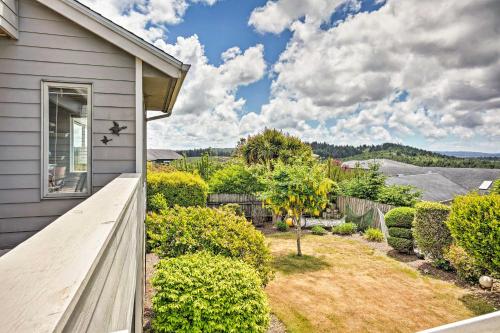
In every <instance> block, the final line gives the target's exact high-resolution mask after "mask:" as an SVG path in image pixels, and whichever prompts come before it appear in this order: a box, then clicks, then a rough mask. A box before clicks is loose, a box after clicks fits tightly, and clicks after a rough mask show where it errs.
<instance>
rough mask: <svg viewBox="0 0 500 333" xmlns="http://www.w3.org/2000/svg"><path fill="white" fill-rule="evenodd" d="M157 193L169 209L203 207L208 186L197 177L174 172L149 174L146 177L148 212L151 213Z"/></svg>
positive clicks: (187, 173) (186, 173)
mask: <svg viewBox="0 0 500 333" xmlns="http://www.w3.org/2000/svg"><path fill="white" fill-rule="evenodd" d="M157 193H161V194H163V196H164V197H165V199H166V201H167V204H168V206H169V207H173V206H175V205H179V206H184V207H188V206H205V205H206V202H207V195H208V185H207V184H206V183H205V181H204V180H203V179H202V178H201V177H200V176H198V175H195V174H192V173H189V172H182V171H174V172H150V173H148V176H147V194H148V210H150V211H152V208H153V207H152V206H151V201H152V199H153V196H154V195H155V194H157Z"/></svg>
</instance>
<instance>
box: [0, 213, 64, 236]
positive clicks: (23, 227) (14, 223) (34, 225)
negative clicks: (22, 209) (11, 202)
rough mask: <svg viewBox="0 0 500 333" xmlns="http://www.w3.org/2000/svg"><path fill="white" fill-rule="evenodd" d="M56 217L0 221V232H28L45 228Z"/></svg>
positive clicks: (15, 218)
mask: <svg viewBox="0 0 500 333" xmlns="http://www.w3.org/2000/svg"><path fill="white" fill-rule="evenodd" d="M56 218H57V216H42V217H14V218H8V219H1V220H0V232H30V231H38V230H41V229H43V228H45V227H46V226H47V225H48V224H49V223H51V222H53V221H54V220H55V219H56Z"/></svg>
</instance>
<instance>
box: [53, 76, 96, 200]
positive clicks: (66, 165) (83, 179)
mask: <svg viewBox="0 0 500 333" xmlns="http://www.w3.org/2000/svg"><path fill="white" fill-rule="evenodd" d="M45 93H46V94H48V96H46V98H47V102H48V103H47V102H46V104H45V108H48V110H45V117H46V119H47V120H48V124H46V125H48V126H46V128H47V127H48V133H47V134H46V138H47V139H48V140H47V146H48V147H46V149H47V151H46V158H47V184H46V185H47V189H46V194H48V195H49V196H50V195H57V196H58V195H64V194H72V193H73V194H75V193H76V194H82V195H83V194H88V191H89V189H88V183H89V182H88V179H89V178H88V177H89V174H90V165H89V161H90V158H89V157H90V156H89V154H90V150H89V135H90V128H89V126H88V119H89V111H90V110H89V106H88V105H89V100H90V97H89V96H90V87H78V88H72V87H57V86H51V85H48V86H47V88H46V89H45Z"/></svg>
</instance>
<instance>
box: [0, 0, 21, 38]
mask: <svg viewBox="0 0 500 333" xmlns="http://www.w3.org/2000/svg"><path fill="white" fill-rule="evenodd" d="M2 33H6V34H7V35H8V36H10V37H13V38H17V37H18V17H17V0H0V34H2Z"/></svg>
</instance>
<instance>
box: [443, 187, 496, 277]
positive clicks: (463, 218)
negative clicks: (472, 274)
mask: <svg viewBox="0 0 500 333" xmlns="http://www.w3.org/2000/svg"><path fill="white" fill-rule="evenodd" d="M447 226H448V228H449V229H450V232H451V235H452V236H453V238H454V239H455V241H456V243H457V245H459V246H460V247H462V248H463V249H464V250H465V252H467V254H468V255H469V256H471V257H472V258H474V260H475V261H476V263H477V264H478V265H479V267H481V268H484V269H485V270H487V271H488V272H489V273H490V274H491V275H493V276H495V277H500V195H498V194H490V195H483V196H480V195H477V194H470V195H466V196H458V197H455V200H453V204H452V206H451V214H450V217H449V219H448V222H447Z"/></svg>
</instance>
